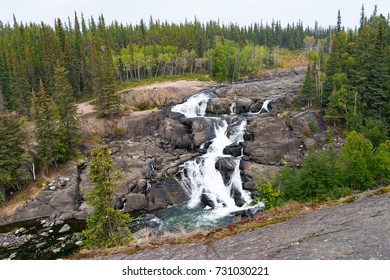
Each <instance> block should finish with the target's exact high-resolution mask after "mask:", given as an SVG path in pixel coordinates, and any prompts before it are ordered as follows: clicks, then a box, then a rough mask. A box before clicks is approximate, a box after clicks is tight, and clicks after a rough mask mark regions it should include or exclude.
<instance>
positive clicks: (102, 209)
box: [83, 146, 131, 247]
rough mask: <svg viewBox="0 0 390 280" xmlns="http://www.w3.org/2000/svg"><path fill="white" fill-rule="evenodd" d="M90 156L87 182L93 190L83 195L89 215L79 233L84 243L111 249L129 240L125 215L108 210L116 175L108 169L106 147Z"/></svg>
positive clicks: (110, 167) (109, 162)
mask: <svg viewBox="0 0 390 280" xmlns="http://www.w3.org/2000/svg"><path fill="white" fill-rule="evenodd" d="M91 156H92V158H91V163H90V168H89V180H90V181H91V183H92V184H93V185H94V188H93V189H92V190H91V191H90V192H89V193H88V194H87V203H88V204H89V205H90V206H92V208H93V213H92V214H91V215H90V216H89V217H88V218H87V229H86V230H84V231H83V235H84V237H85V241H84V243H85V245H87V246H93V247H102V246H107V247H110V246H115V245H118V244H119V243H121V242H122V241H125V240H126V239H128V238H130V236H131V233H130V231H129V230H128V229H127V228H126V225H127V223H128V222H129V221H130V217H129V215H127V214H125V213H123V212H121V211H120V210H115V209H114V208H112V207H111V203H112V199H113V196H114V192H115V186H114V183H115V181H116V180H117V179H118V177H119V176H120V174H119V173H118V172H117V171H116V170H115V168H114V167H113V165H112V159H111V155H110V153H109V150H108V147H107V146H97V147H96V148H95V149H94V150H93V151H92V152H91Z"/></svg>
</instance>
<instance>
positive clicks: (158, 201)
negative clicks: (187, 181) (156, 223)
mask: <svg viewBox="0 0 390 280" xmlns="http://www.w3.org/2000/svg"><path fill="white" fill-rule="evenodd" d="M150 185H151V187H150V190H149V193H148V195H147V198H148V210H155V209H164V208H166V207H167V206H168V205H182V204H184V203H185V202H187V201H188V200H189V199H190V193H189V191H188V190H186V189H184V188H183V187H182V186H181V185H180V183H179V182H178V181H177V180H175V179H160V180H152V181H150Z"/></svg>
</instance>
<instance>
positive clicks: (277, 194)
mask: <svg viewBox="0 0 390 280" xmlns="http://www.w3.org/2000/svg"><path fill="white" fill-rule="evenodd" d="M275 179H276V175H275V174H273V175H272V179H271V180H268V181H265V180H261V181H260V182H259V184H258V185H257V189H258V192H259V193H260V196H261V201H262V202H263V203H264V204H265V209H267V210H269V209H272V208H275V206H277V205H278V203H279V202H280V198H281V196H282V191H280V190H278V189H276V188H275Z"/></svg>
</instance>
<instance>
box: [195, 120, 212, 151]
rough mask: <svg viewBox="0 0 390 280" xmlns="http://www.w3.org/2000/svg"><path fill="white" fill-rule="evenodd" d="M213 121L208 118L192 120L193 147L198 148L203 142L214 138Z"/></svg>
mask: <svg viewBox="0 0 390 280" xmlns="http://www.w3.org/2000/svg"><path fill="white" fill-rule="evenodd" d="M214 126H215V120H213V119H210V118H195V119H192V123H191V130H192V143H193V145H194V147H200V145H202V144H203V143H205V142H208V141H210V140H212V139H214V138H215V130H214Z"/></svg>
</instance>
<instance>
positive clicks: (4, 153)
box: [0, 113, 28, 202]
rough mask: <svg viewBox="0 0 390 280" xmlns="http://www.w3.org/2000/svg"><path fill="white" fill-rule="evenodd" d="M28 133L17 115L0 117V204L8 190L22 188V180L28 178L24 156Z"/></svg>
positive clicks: (8, 114) (9, 114)
mask: <svg viewBox="0 0 390 280" xmlns="http://www.w3.org/2000/svg"><path fill="white" fill-rule="evenodd" d="M25 142H26V133H25V131H24V130H23V128H22V124H21V121H20V119H19V118H18V116H17V115H16V114H15V113H6V114H1V115H0V147H1V149H0V202H1V201H4V197H5V193H6V191H7V190H10V189H11V190H13V191H16V190H18V189H19V188H20V186H21V184H22V181H21V179H24V178H26V177H27V176H26V173H28V170H27V171H26V170H25V169H24V166H23V163H24V158H23V155H24V153H25V150H24V146H25Z"/></svg>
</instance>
